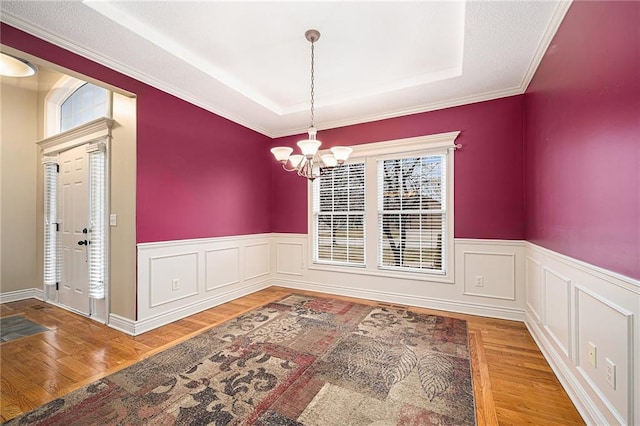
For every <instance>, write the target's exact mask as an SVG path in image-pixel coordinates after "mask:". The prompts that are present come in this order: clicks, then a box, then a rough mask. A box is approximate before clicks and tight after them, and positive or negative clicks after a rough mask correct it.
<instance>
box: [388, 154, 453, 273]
mask: <svg viewBox="0 0 640 426" xmlns="http://www.w3.org/2000/svg"><path fill="white" fill-rule="evenodd" d="M445 170H446V158H445V156H444V155H429V156H423V157H410V158H402V159H393V160H382V161H378V226H379V230H378V236H379V238H380V242H379V244H378V250H379V253H378V266H379V267H380V268H386V269H410V270H425V271H430V272H444V270H443V267H444V263H443V262H442V259H443V256H444V254H445V253H444V250H443V245H442V238H443V235H444V234H445V233H446V220H445V215H446V191H443V190H442V189H443V188H446V184H445V174H444V171H445Z"/></svg>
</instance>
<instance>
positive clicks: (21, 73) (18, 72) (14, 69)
mask: <svg viewBox="0 0 640 426" xmlns="http://www.w3.org/2000/svg"><path fill="white" fill-rule="evenodd" d="M37 71H38V68H36V66H35V65H33V64H32V63H31V62H29V61H25V60H24V59H20V58H16V57H15V56H11V55H9V54H7V53H4V52H0V75H2V76H4V77H30V76H32V75H34V74H35V73H36V72H37Z"/></svg>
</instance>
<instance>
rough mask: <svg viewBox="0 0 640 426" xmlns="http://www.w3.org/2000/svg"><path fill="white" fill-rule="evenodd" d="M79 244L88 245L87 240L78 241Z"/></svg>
mask: <svg viewBox="0 0 640 426" xmlns="http://www.w3.org/2000/svg"><path fill="white" fill-rule="evenodd" d="M78 245H79V246H88V245H89V242H88V241H87V240H82V241H78Z"/></svg>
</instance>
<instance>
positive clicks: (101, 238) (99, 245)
mask: <svg viewBox="0 0 640 426" xmlns="http://www.w3.org/2000/svg"><path fill="white" fill-rule="evenodd" d="M87 150H88V151H89V206H90V207H89V246H88V252H89V297H92V298H94V299H103V298H104V280H105V262H104V255H105V220H104V216H105V151H104V144H94V145H90V146H89V147H88V148H87Z"/></svg>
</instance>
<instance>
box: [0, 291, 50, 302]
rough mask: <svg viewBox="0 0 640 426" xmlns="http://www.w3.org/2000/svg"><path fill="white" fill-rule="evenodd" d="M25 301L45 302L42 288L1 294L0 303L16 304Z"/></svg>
mask: <svg viewBox="0 0 640 426" xmlns="http://www.w3.org/2000/svg"><path fill="white" fill-rule="evenodd" d="M24 299H38V300H44V291H43V290H42V289H41V288H27V289H25V290H15V291H7V292H4V293H0V303H7V302H16V301H18V300H24Z"/></svg>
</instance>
